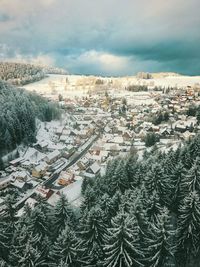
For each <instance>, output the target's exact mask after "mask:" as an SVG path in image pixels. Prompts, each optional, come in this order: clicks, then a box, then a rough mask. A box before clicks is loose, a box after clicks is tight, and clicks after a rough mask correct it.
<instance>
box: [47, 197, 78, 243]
mask: <svg viewBox="0 0 200 267" xmlns="http://www.w3.org/2000/svg"><path fill="white" fill-rule="evenodd" d="M51 216H52V225H51V227H52V238H53V240H55V239H56V238H57V237H58V236H59V234H60V233H61V232H62V230H64V229H65V227H66V226H67V225H70V226H71V227H73V226H74V223H75V215H74V212H73V210H72V208H71V207H70V205H69V203H68V200H67V198H66V197H65V196H64V195H61V197H60V199H59V200H58V202H57V203H56V206H55V208H54V209H53V210H52V214H51Z"/></svg>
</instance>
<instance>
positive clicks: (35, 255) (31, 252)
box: [15, 239, 47, 267]
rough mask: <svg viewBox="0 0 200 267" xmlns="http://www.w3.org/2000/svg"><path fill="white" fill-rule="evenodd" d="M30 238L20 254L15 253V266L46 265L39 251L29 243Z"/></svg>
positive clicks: (37, 266) (32, 266) (36, 266)
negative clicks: (16, 259)
mask: <svg viewBox="0 0 200 267" xmlns="http://www.w3.org/2000/svg"><path fill="white" fill-rule="evenodd" d="M31 243H32V241H31V239H30V240H29V241H28V242H27V244H26V246H25V248H24V250H23V252H22V254H19V253H18V254H17V255H16V256H17V258H18V261H17V262H16V265H15V266H17V267H42V266H47V265H46V263H45V259H44V257H43V255H42V253H41V252H39V251H38V250H37V249H36V248H33V246H32V245H31Z"/></svg>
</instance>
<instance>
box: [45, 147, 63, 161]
mask: <svg viewBox="0 0 200 267" xmlns="http://www.w3.org/2000/svg"><path fill="white" fill-rule="evenodd" d="M60 157H61V152H60V151H58V150H54V151H53V152H51V153H49V154H48V155H47V156H46V157H45V161H46V162H47V163H48V164H52V163H54V162H55V161H56V160H58V159H59V158H60Z"/></svg>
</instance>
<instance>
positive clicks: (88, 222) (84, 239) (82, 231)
mask: <svg viewBox="0 0 200 267" xmlns="http://www.w3.org/2000/svg"><path fill="white" fill-rule="evenodd" d="M103 218H104V214H103V212H102V210H101V209H100V207H98V206H96V207H93V208H92V209H91V210H90V211H89V213H88V214H87V215H86V216H85V219H82V221H81V223H80V227H79V237H80V241H79V247H80V248H81V249H83V255H84V257H87V256H89V261H90V264H91V265H94V266H97V265H98V262H100V261H101V260H102V259H103V254H104V253H103V246H104V238H105V235H106V234H107V230H106V228H107V225H106V224H105V222H104V220H103Z"/></svg>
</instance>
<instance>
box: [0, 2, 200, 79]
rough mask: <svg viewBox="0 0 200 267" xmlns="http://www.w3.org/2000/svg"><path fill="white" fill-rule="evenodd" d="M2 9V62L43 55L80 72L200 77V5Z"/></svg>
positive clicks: (6, 5)
mask: <svg viewBox="0 0 200 267" xmlns="http://www.w3.org/2000/svg"><path fill="white" fill-rule="evenodd" d="M0 6H1V14H5V15H6V16H7V17H5V18H6V19H7V20H5V21H4V22H2V23H1V15H0V23H1V24H0V34H1V41H0V42H1V44H2V45H4V46H6V47H9V49H5V47H4V51H2V49H1V48H0V57H1V58H3V57H4V58H9V57H10V58H12V57H13V58H16V55H20V56H21V57H24V58H25V59H27V58H32V59H33V58H34V57H35V58H38V57H41V56H42V57H44V58H49V59H51V60H50V61H52V62H55V64H57V65H59V66H62V67H66V68H67V69H69V70H71V71H73V72H76V73H77V72H79V73H80V72H82V73H93V74H94V73H95V72H96V74H98V73H99V74H102V73H103V74H108V75H109V74H110V75H111V74H112V75H113V74H115V75H117V74H119V75H121V74H123V75H124V74H132V73H134V72H135V71H137V70H138V69H140V70H149V71H157V70H160V71H164V70H172V71H178V72H183V73H188V74H200V69H199V63H198V62H199V61H200V31H199V27H200V16H199V8H200V2H199V0H190V1H182V0H168V1H160V0H149V1H145V0H109V1H107V0H96V1H92V0H84V1H83V0H68V1H66V0H29V1H21V0H1V4H0ZM5 18H4V19H5ZM9 18H10V19H9ZM11 18H12V19H11ZM184 62H187V64H184Z"/></svg>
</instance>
